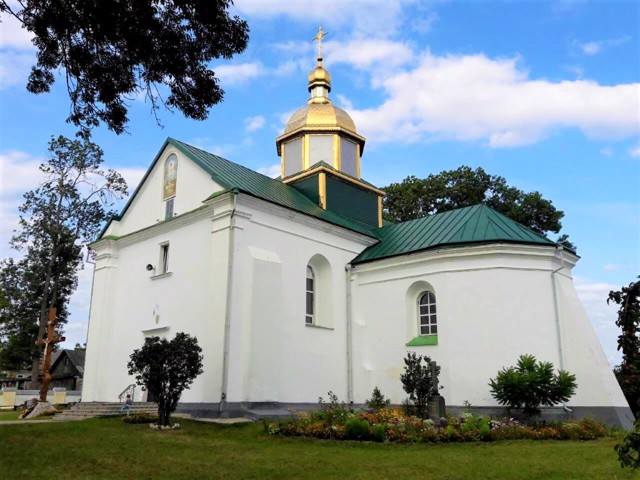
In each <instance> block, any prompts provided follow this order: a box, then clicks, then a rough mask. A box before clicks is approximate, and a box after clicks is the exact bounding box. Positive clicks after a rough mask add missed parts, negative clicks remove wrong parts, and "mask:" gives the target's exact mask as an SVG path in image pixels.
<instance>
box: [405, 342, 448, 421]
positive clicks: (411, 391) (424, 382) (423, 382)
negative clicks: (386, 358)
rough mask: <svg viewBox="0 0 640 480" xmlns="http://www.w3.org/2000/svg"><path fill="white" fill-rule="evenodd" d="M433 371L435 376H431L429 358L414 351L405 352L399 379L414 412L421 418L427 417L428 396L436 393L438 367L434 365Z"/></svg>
mask: <svg viewBox="0 0 640 480" xmlns="http://www.w3.org/2000/svg"><path fill="white" fill-rule="evenodd" d="M435 373H436V378H434V376H433V372H432V366H431V358H429V357H427V356H426V355H418V354H417V353H415V352H407V356H406V357H405V358H404V373H403V374H402V375H400V381H401V382H402V388H403V389H404V391H405V392H406V393H407V395H409V400H410V401H411V402H412V403H413V406H414V407H415V410H416V414H417V415H418V416H419V417H422V418H426V417H427V404H428V401H429V397H431V396H435V395H437V394H438V388H437V387H436V384H437V377H438V375H440V367H436V372H435Z"/></svg>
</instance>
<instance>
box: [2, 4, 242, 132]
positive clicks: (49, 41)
mask: <svg viewBox="0 0 640 480" xmlns="http://www.w3.org/2000/svg"><path fill="white" fill-rule="evenodd" d="M231 4H232V2H231V1H230V0H216V1H210V2H201V1H197V0H182V1H176V0H168V1H160V0H136V1H133V2H132V1H119V0H101V1H99V2H87V1H82V0H69V1H66V2H50V1H46V0H23V1H21V2H19V3H18V4H17V5H18V6H16V2H13V1H9V0H0V12H7V13H9V14H10V15H12V16H13V17H15V18H16V19H17V20H18V21H19V22H20V23H21V24H22V26H23V28H25V29H26V30H28V31H29V32H31V33H32V34H33V35H34V39H33V43H34V45H35V46H36V47H37V49H38V54H37V63H36V65H35V66H33V67H32V69H31V74H30V76H29V80H28V83H27V90H29V91H30V92H32V93H45V92H49V91H50V90H51V87H52V85H53V84H54V83H55V80H56V76H55V73H56V71H58V70H62V71H63V75H64V81H65V83H66V87H67V91H68V93H69V97H70V99H71V112H70V115H69V117H68V118H67V121H68V122H71V123H73V124H74V125H76V126H78V127H80V130H81V132H82V133H83V134H84V135H85V136H86V135H88V134H89V132H90V131H91V129H92V128H94V127H96V126H98V125H99V124H100V123H101V122H104V123H105V124H106V125H107V127H108V128H109V129H111V130H113V131H115V132H116V133H118V134H119V133H122V132H124V131H125V129H126V125H127V123H128V118H127V113H128V105H127V103H126V102H127V100H133V99H134V98H137V97H141V96H144V98H145V100H146V101H149V102H150V104H151V108H152V110H153V111H154V113H157V110H158V108H159V107H160V106H161V105H163V106H164V107H166V108H168V109H170V110H172V109H174V108H177V109H178V110H180V111H181V112H182V113H183V114H184V115H185V116H186V117H188V118H193V119H196V120H204V119H206V118H207V116H208V112H209V109H210V108H211V107H212V106H213V105H215V104H217V103H219V102H220V101H222V98H223V95H224V91H223V90H222V88H220V86H219V85H218V79H217V78H216V77H215V73H214V72H213V71H211V70H210V69H209V67H208V65H207V64H208V63H209V62H211V61H212V60H214V59H219V58H226V59H229V58H231V57H232V56H233V55H235V54H237V53H241V52H242V51H244V49H245V48H246V46H247V42H248V39H249V37H248V31H249V27H248V25H247V23H246V22H245V21H244V20H242V19H240V18H239V17H237V16H234V17H230V16H229V14H228V12H227V10H228V8H229V6H230V5H231ZM163 86H164V87H167V88H168V90H169V92H168V95H167V96H166V98H164V97H163V95H162V90H163V89H162V88H161V87H163Z"/></svg>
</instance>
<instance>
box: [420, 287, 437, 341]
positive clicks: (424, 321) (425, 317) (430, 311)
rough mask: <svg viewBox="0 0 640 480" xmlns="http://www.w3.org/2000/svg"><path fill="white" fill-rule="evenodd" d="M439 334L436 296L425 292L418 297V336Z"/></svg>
mask: <svg viewBox="0 0 640 480" xmlns="http://www.w3.org/2000/svg"><path fill="white" fill-rule="evenodd" d="M437 334H438V315H437V308H436V295H435V293H433V292H429V291H427V292H423V293H422V294H421V295H420V296H419V297H418V335H420V336H428V335H437Z"/></svg>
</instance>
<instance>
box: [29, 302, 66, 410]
mask: <svg viewBox="0 0 640 480" xmlns="http://www.w3.org/2000/svg"><path fill="white" fill-rule="evenodd" d="M55 326H56V309H55V307H51V308H50V309H49V321H48V322H47V338H41V339H39V340H38V341H37V342H36V345H39V346H40V345H44V358H43V359H42V386H41V387H40V401H41V402H46V401H47V392H48V391H49V384H50V383H51V372H49V368H51V352H52V350H53V346H54V345H55V344H56V343H60V342H64V341H65V337H56V336H55V333H56V332H55Z"/></svg>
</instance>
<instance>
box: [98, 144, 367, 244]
mask: <svg viewBox="0 0 640 480" xmlns="http://www.w3.org/2000/svg"><path fill="white" fill-rule="evenodd" d="M167 145H172V146H174V147H175V148H176V149H178V150H179V151H180V152H182V153H183V154H184V155H185V156H186V157H188V158H189V159H190V160H192V161H193V162H195V163H196V164H197V165H199V166H200V167H201V168H202V169H203V170H205V171H206V172H207V173H208V174H209V175H211V178H212V179H213V180H214V181H215V182H216V183H217V184H219V185H220V186H222V187H223V188H225V189H227V190H236V191H238V192H242V193H246V194H248V195H251V196H253V197H257V198H260V199H262V200H266V201H267V202H270V203H275V204H277V205H280V206H283V207H286V208H289V209H291V210H295V211H297V212H300V213H303V214H305V215H310V216H312V217H316V218H319V219H320V220H324V221H326V222H329V223H332V224H334V225H337V226H340V227H344V228H347V229H349V230H352V231H354V232H357V233H361V234H363V235H367V236H369V237H374V238H375V237H376V234H375V230H376V229H375V228H372V227H371V226H370V225H367V224H366V223H363V222H360V221H358V220H354V219H351V218H348V217H345V216H343V215H339V214H337V213H335V212H332V211H329V210H323V209H322V208H320V207H319V206H318V205H316V204H315V203H313V202H312V201H311V200H309V199H308V198H307V197H306V196H305V195H304V194H302V193H301V192H299V191H298V190H297V189H295V188H294V187H291V186H289V185H286V184H284V183H282V182H281V181H279V180H275V179H273V178H271V177H267V176H266V175H262V174H261V173H258V172H256V171H254V170H251V169H249V168H247V167H243V166H242V165H238V164H237V163H233V162H231V161H229V160H226V159H224V158H222V157H219V156H217V155H214V154H212V153H209V152H206V151H204V150H201V149H199V148H196V147H194V146H192V145H188V144H186V143H184V142H181V141H179V140H176V139H174V138H171V137H169V138H167V140H166V141H165V143H164V144H163V145H162V147H161V148H160V151H159V152H158V155H156V158H155V159H154V160H153V162H152V163H151V165H150V167H149V169H148V170H147V172H146V173H145V175H144V177H143V178H142V180H141V181H140V184H139V185H138V188H137V189H136V190H135V191H134V192H133V195H131V197H130V198H129V201H128V202H127V204H126V205H125V207H124V209H123V210H122V212H121V213H120V215H118V216H117V217H115V220H119V219H121V218H122V216H123V215H124V214H125V212H126V211H127V209H128V208H129V206H130V205H131V203H132V201H133V199H134V198H135V196H136V195H137V193H138V191H139V189H140V186H141V185H142V184H143V183H144V181H145V180H146V178H147V177H148V176H149V173H150V172H151V170H152V169H153V167H154V165H155V164H156V163H157V162H158V160H159V158H160V156H161V155H162V152H163V151H164V149H165V148H166V147H167ZM107 227H108V224H107V226H105V229H104V230H103V231H102V234H104V232H105V231H106V229H107ZM102 234H101V235H100V236H102Z"/></svg>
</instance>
